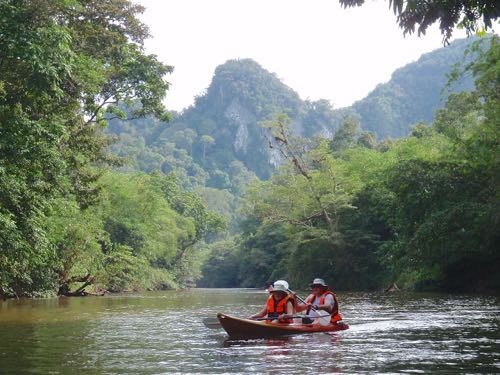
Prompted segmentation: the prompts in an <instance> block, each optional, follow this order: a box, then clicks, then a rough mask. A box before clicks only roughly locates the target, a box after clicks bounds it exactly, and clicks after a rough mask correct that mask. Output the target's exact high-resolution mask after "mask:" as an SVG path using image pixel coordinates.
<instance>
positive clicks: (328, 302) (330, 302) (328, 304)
mask: <svg viewBox="0 0 500 375" xmlns="http://www.w3.org/2000/svg"><path fill="white" fill-rule="evenodd" d="M334 305H335V300H334V299H333V296H332V295H331V294H328V295H327V296H326V297H325V303H324V304H323V305H317V306H314V307H315V308H316V310H324V311H327V312H328V313H329V314H331V313H332V312H333V307H334Z"/></svg>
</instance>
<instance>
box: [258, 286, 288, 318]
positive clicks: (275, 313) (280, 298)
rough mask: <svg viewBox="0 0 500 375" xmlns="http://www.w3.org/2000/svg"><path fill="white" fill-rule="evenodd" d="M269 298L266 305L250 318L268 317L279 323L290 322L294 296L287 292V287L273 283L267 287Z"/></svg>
mask: <svg viewBox="0 0 500 375" xmlns="http://www.w3.org/2000/svg"><path fill="white" fill-rule="evenodd" d="M269 294H270V296H269V298H268V299H267V303H266V306H265V307H264V308H263V309H262V310H261V311H259V312H258V313H257V314H255V315H252V316H251V317H250V319H256V318H269V320H273V321H274V320H277V321H278V322H279V323H292V322H293V320H292V319H291V318H290V317H291V316H292V315H293V313H294V298H293V297H292V296H290V295H289V294H288V291H287V288H286V287H285V286H284V285H283V284H280V283H274V285H273V286H272V287H270V288H269Z"/></svg>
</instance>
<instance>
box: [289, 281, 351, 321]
mask: <svg viewBox="0 0 500 375" xmlns="http://www.w3.org/2000/svg"><path fill="white" fill-rule="evenodd" d="M310 287H311V289H312V293H311V294H310V295H309V296H308V297H307V298H306V299H305V302H306V303H305V304H301V305H297V306H296V310H297V311H304V310H307V312H306V314H307V315H308V316H310V317H311V318H314V317H316V316H319V315H321V313H323V311H326V312H327V313H328V314H330V315H331V318H330V322H331V323H336V322H338V321H340V320H342V316H341V315H340V313H339V301H338V299H337V296H336V295H335V293H333V292H332V291H331V290H330V289H329V288H328V285H327V284H326V283H325V281H324V280H323V279H319V278H316V279H314V281H313V282H312V283H311V284H310ZM303 322H304V323H312V320H311V319H309V318H305V319H304V321H303Z"/></svg>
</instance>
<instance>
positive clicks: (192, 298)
mask: <svg viewBox="0 0 500 375" xmlns="http://www.w3.org/2000/svg"><path fill="white" fill-rule="evenodd" d="M303 295H304V293H303ZM266 297H267V296H266V294H265V293H264V292H263V291H261V290H248V289H193V290H189V291H181V292H179V291H168V292H151V293H144V294H138V295H121V296H108V297H86V298H59V299H58V298H54V299H43V300H21V301H14V300H11V301H6V302H0V374H162V373H176V372H177V373H218V374H220V373H231V374H234V373H275V374H280V373H320V372H322V373H336V372H339V373H360V372H365V373H377V372H379V373H382V372H391V373H429V372H434V373H500V328H499V322H500V299H499V298H498V297H491V296H482V297H480V296H448V295H435V294H434V295H422V294H404V293H402V294H382V293H375V294H367V293H366V294H362V293H339V297H340V299H341V310H342V312H343V315H344V320H345V321H346V322H347V323H348V324H349V325H350V329H349V330H347V331H341V332H334V333H315V334H308V335H295V336H289V337H285V338H280V339H259V340H248V341H229V340H227V336H226V334H225V332H224V331H222V330H213V329H208V328H206V327H204V326H203V324H202V323H201V320H202V319H203V318H205V317H215V314H216V313H217V312H226V313H232V314H233V315H237V316H248V315H249V314H251V313H254V312H256V311H257V310H259V309H260V308H261V307H262V306H263V305H264V303H265V299H266Z"/></svg>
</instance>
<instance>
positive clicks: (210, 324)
mask: <svg viewBox="0 0 500 375" xmlns="http://www.w3.org/2000/svg"><path fill="white" fill-rule="evenodd" d="M325 317H327V318H328V319H330V315H324V316H322V317H321V316H320V318H325ZM290 318H308V316H307V315H292V316H290ZM274 319H276V318H252V319H249V320H274ZM328 321H330V320H328ZM202 322H203V324H204V325H205V327H207V328H210V329H219V328H222V326H221V325H220V322H219V319H218V318H204V319H203V320H202Z"/></svg>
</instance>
